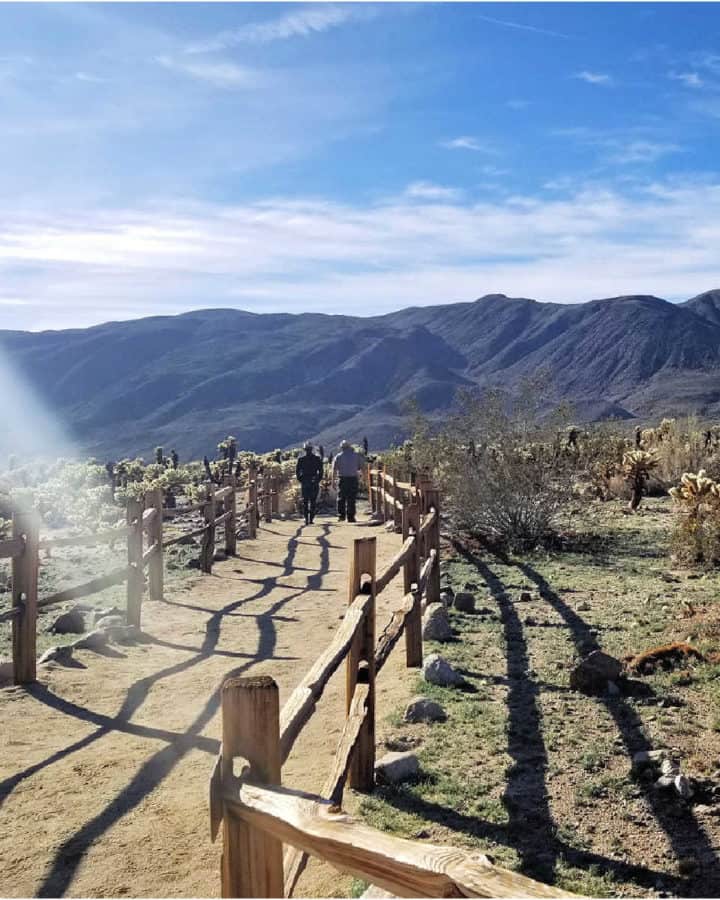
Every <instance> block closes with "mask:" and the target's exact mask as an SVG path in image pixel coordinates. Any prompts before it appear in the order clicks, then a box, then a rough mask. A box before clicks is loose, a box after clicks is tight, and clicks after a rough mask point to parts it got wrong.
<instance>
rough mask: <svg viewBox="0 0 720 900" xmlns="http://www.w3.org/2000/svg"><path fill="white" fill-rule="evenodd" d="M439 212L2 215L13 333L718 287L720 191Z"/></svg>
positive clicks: (591, 189) (277, 206) (2, 269)
mask: <svg viewBox="0 0 720 900" xmlns="http://www.w3.org/2000/svg"><path fill="white" fill-rule="evenodd" d="M411 187H412V186H411ZM437 199H438V198H437V197H430V196H427V197H422V196H418V195H417V193H416V194H415V195H414V196H407V195H400V196H399V197H388V198H386V199H385V200H384V201H381V202H378V203H375V204H373V205H370V206H361V205H352V204H347V203H345V204H343V203H336V202H330V201H323V200H319V199H298V198H293V199H284V198H274V199H268V200H264V201H258V202H255V203H248V204H245V205H236V206H229V207H228V206H220V205H211V204H197V205H187V206H184V207H182V208H180V207H176V208H170V207H168V208H165V209H160V208H157V209H153V210H137V209H136V210H132V209H129V210H125V211H122V210H115V211H108V212H106V213H86V214H83V213H78V212H76V211H72V210H68V211H67V212H66V213H65V214H61V213H60V212H59V211H56V212H54V213H52V214H50V213H46V214H44V215H42V216H40V215H36V216H35V217H33V218H30V217H27V218H23V217H21V216H18V215H17V214H14V215H11V214H10V213H5V214H4V215H3V217H2V224H1V225H0V278H2V282H3V286H4V292H5V294H6V296H8V297H11V298H13V299H14V298H18V299H19V300H26V301H28V303H31V304H32V310H33V315H32V318H29V317H28V315H27V312H26V311H24V310H23V308H22V307H17V312H16V313H14V316H15V323H16V325H17V327H21V326H22V325H24V326H25V327H38V323H43V324H44V325H45V326H46V327H48V326H50V325H57V324H59V323H63V322H64V323H65V324H66V325H68V326H69V325H76V324H81V323H82V324H87V323H89V322H93V321H99V320H104V319H107V318H109V317H110V316H113V315H118V312H117V311H118V310H124V311H125V312H124V313H123V315H124V316H127V317H131V316H133V315H136V316H139V315H150V314H154V313H162V312H178V311H182V310H183V309H191V308H196V307H198V306H202V305H204V304H208V303H212V305H213V306H223V305H226V306H227V305H230V306H241V307H246V308H252V309H256V310H267V309H275V310H286V311H295V312H299V311H304V310H315V311H325V312H333V311H338V310H339V309H341V308H342V310H344V311H347V310H350V311H355V312H357V313H358V314H369V313H371V312H379V311H389V310H390V309H393V308H397V307H399V306H403V305H407V304H418V303H421V304H425V303H442V302H448V301H452V300H458V299H472V298H474V297H476V296H479V295H481V294H483V293H488V292H492V291H496V292H502V293H507V294H511V295H512V294H516V295H517V294H521V295H525V296H534V297H537V298H539V299H553V300H558V301H568V302H569V301H578V300H582V299H589V298H592V297H599V296H611V295H615V294H623V293H633V292H638V293H654V294H658V295H660V296H666V297H671V298H677V297H683V296H691V295H692V294H694V293H699V292H700V291H702V290H704V289H706V288H708V287H711V286H713V285H716V284H717V283H719V282H720V263H718V259H717V253H716V247H717V246H718V244H719V243H720V182H718V181H706V182H703V183H698V182H678V181H672V180H669V181H659V182H657V183H654V184H652V185H650V186H647V187H645V188H644V189H641V190H638V189H628V190H627V191H626V192H625V193H623V192H620V191H619V190H615V189H610V188H608V187H604V186H602V185H589V186H586V187H581V188H577V189H575V190H574V191H573V192H568V191H565V192H564V193H562V194H561V195H555V194H553V195H552V196H551V197H549V198H546V199H538V198H536V197H525V196H515V197H512V198H510V199H505V200H501V199H494V200H485V201H482V202H476V203H469V202H466V201H463V200H461V199H454V198H453V199H451V198H449V197H446V198H442V199H443V202H441V203H438V202H437ZM98 298H102V303H101V304H100V305H99V304H98ZM11 310H12V308H11V307H6V308H5V314H4V316H3V319H4V323H5V321H6V320H8V319H9V317H10V314H11ZM68 315H72V317H73V318H72V320H70V321H66V320H65V317H66V316H68ZM6 327H9V324H8V325H6Z"/></svg>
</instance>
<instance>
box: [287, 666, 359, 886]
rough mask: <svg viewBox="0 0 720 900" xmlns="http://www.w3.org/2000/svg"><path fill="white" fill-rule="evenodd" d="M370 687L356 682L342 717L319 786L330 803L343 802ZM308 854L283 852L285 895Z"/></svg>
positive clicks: (294, 850)
mask: <svg viewBox="0 0 720 900" xmlns="http://www.w3.org/2000/svg"><path fill="white" fill-rule="evenodd" d="M369 690H370V687H369V685H367V684H356V685H355V692H354V694H353V699H352V703H351V704H350V710H349V712H348V717H347V719H346V720H345V725H344V727H343V731H342V734H341V735H340V741H339V743H338V749H337V752H336V753H335V758H334V760H333V767H332V769H331V770H330V774H329V775H328V777H327V778H326V780H325V784H324V785H323V789H322V797H323V799H325V800H328V801H330V803H337V804H338V805H339V804H340V803H341V802H342V795H343V788H344V786H345V779H346V778H347V774H348V769H349V768H350V759H351V757H352V754H353V750H354V749H355V744H356V743H357V740H358V736H359V735H360V729H361V728H362V726H363V723H364V722H365V716H366V715H367V700H368V692H369ZM307 860H308V855H307V853H304V852H303V851H302V850H298V849H297V848H295V847H291V848H289V849H288V851H287V853H286V854H285V865H284V868H285V896H286V897H290V896H291V895H292V892H293V890H294V888H295V885H296V883H297V880H298V878H299V877H300V876H301V875H302V872H303V869H304V868H305V866H306V865H307Z"/></svg>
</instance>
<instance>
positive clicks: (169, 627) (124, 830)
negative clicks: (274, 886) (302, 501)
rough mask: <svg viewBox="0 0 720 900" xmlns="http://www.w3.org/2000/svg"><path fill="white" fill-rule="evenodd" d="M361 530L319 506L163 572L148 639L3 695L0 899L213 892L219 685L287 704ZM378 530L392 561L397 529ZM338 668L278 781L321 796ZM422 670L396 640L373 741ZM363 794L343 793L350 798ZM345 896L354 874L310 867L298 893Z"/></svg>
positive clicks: (340, 709)
mask: <svg viewBox="0 0 720 900" xmlns="http://www.w3.org/2000/svg"><path fill="white" fill-rule="evenodd" d="M367 533H369V532H368V531H367V530H366V529H364V528H362V527H360V526H352V525H348V524H344V523H340V524H337V523H335V522H334V521H333V520H332V519H330V518H326V517H318V519H317V521H316V524H315V525H311V526H302V525H301V524H300V523H299V522H298V521H297V520H288V521H276V522H273V523H272V524H271V525H268V526H265V527H263V528H262V529H261V531H260V532H259V536H258V539H257V540H256V541H241V542H240V543H239V544H238V556H237V557H235V558H232V559H228V560H227V561H224V562H219V563H216V564H215V567H214V569H213V574H212V575H211V576H200V575H197V574H192V575H189V576H188V575H185V574H183V573H178V576H177V578H174V579H173V578H170V579H169V581H168V590H167V591H166V599H165V601H164V602H163V603H161V604H153V603H149V602H146V603H145V604H144V608H143V631H144V634H145V637H144V640H142V641H138V642H137V643H135V644H132V645H127V646H121V647H120V646H118V647H113V648H111V649H110V650H109V651H108V652H107V653H103V654H99V653H93V652H90V651H77V652H76V653H75V658H76V661H77V664H75V665H73V666H72V667H62V666H58V665H55V664H52V665H49V666H47V667H42V669H41V674H40V681H39V682H38V683H37V684H36V685H35V686H33V687H31V688H29V689H24V688H16V687H11V686H6V687H4V688H3V689H2V690H0V748H1V753H0V804H1V806H2V821H3V824H4V827H3V828H2V829H1V830H0V859H2V860H3V865H2V873H1V874H0V894H2V896H6V897H16V896H34V895H37V896H64V895H67V896H85V897H87V896H125V895H127V896H184V897H203V896H217V895H218V892H219V854H220V850H219V846H218V845H215V846H213V845H211V843H210V839H209V825H208V821H209V820H208V801H207V782H208V778H209V774H210V771H211V768H212V764H213V760H214V756H215V754H216V753H217V751H218V747H219V735H220V720H219V715H218V687H219V685H220V683H221V681H222V679H223V677H224V676H225V675H227V674H228V673H230V672H232V673H235V674H241V673H244V672H252V673H253V674H259V673H263V674H269V675H272V676H273V677H274V678H275V679H276V680H277V682H278V684H279V686H280V693H281V703H282V702H283V701H284V699H285V698H286V697H287V696H288V694H289V692H290V690H291V689H292V688H293V687H294V686H295V685H296V684H297V682H298V681H299V680H300V678H301V677H302V675H303V674H304V673H305V671H306V670H307V669H308V667H309V666H310V664H311V663H312V662H313V661H314V659H315V657H316V656H317V655H318V654H319V653H320V652H321V651H322V649H323V648H324V647H325V646H326V645H327V644H328V643H329V641H330V640H331V637H332V634H333V632H334V631H335V629H336V628H337V626H338V623H339V620H340V618H341V617H342V615H343V611H344V608H345V606H346V605H347V596H346V594H347V570H348V547H349V546H350V543H351V541H352V539H353V538H355V537H358V536H360V535H363V534H367ZM371 533H372V534H375V535H377V537H378V566H379V568H382V567H383V566H384V565H385V564H387V562H389V560H390V559H391V557H392V556H393V555H394V554H395V553H396V552H397V549H398V546H399V544H400V538H399V537H398V536H395V535H388V534H386V533H385V532H384V531H383V530H382V529H373V530H372V532H371ZM103 562H105V560H103ZM81 578H82V575H81V574H80V573H75V577H74V579H73V580H74V582H75V583H76V582H77V581H79V580H81ZM401 591H402V583H401V579H399V580H396V581H395V582H394V583H393V584H392V585H391V586H390V587H389V588H388V589H387V590H386V591H385V592H384V593H383V594H382V595H381V597H380V599H379V602H378V624H379V625H380V626H382V624H383V623H384V619H385V617H386V616H389V612H388V610H389V607H390V606H391V604H392V603H393V602H397V600H398V599H399V597H400V594H401ZM113 599H114V598H113ZM118 599H119V598H118ZM53 642H57V641H56V640H55V639H53ZM343 676H344V673H343V672H342V671H340V672H338V673H337V674H336V676H335V677H334V678H333V679H332V681H331V683H330V684H329V685H328V689H327V691H326V696H325V697H324V698H323V700H322V701H321V703H320V706H319V708H318V711H317V712H316V714H315V717H314V719H313V720H312V721H311V722H310V724H309V725H308V727H307V728H306V729H305V731H304V732H303V734H302V735H301V737H300V739H299V741H298V744H297V746H296V748H295V750H294V751H293V754H292V755H291V757H290V759H289V760H288V763H287V765H286V767H285V769H284V771H283V781H284V783H286V784H288V785H292V786H297V787H300V788H305V789H307V790H314V791H319V790H320V788H321V786H322V783H323V781H324V778H325V776H326V774H327V771H328V769H329V767H330V760H331V759H332V756H333V754H334V751H335V747H336V742H337V739H338V738H339V735H340V732H341V727H342V717H343V714H344V705H343V704H344V698H343V689H344V677H343ZM413 681H414V675H413V674H412V673H411V672H407V670H406V669H405V668H404V653H403V649H402V647H400V648H399V649H398V650H396V651H395V652H394V654H393V657H392V658H391V660H390V661H389V663H388V665H387V666H386V668H385V669H384V670H383V673H382V675H381V677H380V679H379V683H378V707H379V714H380V716H381V721H379V723H378V726H379V728H378V731H379V734H380V737H381V738H382V737H383V735H384V734H385V733H387V732H388V730H389V729H390V728H391V726H390V725H389V724H388V723H386V722H384V721H382V716H383V715H386V714H389V713H390V711H391V710H392V709H394V707H395V706H396V705H397V704H398V703H400V702H401V701H402V700H403V699H404V698H405V697H406V696H407V695H409V692H410V688H411V685H412V682H413ZM356 805H357V799H356V798H354V797H353V796H352V795H351V794H350V792H348V794H347V795H346V806H347V807H348V808H350V809H352V808H353V807H354V806H356ZM350 889H351V880H350V879H349V878H344V877H342V876H339V875H338V874H337V873H336V872H335V871H334V870H333V869H331V868H330V867H328V866H325V865H322V864H320V863H317V862H311V864H310V866H309V867H308V870H307V872H306V873H305V874H304V875H303V876H302V879H301V881H300V882H299V886H298V890H297V893H299V894H305V895H311V896H312V895H324V896H347V894H348V893H349V891H350Z"/></svg>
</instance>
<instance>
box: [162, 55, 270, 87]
mask: <svg viewBox="0 0 720 900" xmlns="http://www.w3.org/2000/svg"><path fill="white" fill-rule="evenodd" d="M155 61H156V62H158V63H160V65H161V66H164V67H165V68H166V69H172V70H174V71H176V72H181V73H182V74H184V75H189V76H190V77H191V78H196V79H199V80H200V81H206V82H208V84H212V85H214V86H215V87H220V88H253V87H257V85H258V82H259V81H260V79H261V76H260V74H259V73H258V72H257V70H255V69H250V68H247V67H246V66H238V65H236V64H235V63H231V62H224V61H219V62H186V61H185V60H178V59H173V58H172V57H170V56H157V57H155Z"/></svg>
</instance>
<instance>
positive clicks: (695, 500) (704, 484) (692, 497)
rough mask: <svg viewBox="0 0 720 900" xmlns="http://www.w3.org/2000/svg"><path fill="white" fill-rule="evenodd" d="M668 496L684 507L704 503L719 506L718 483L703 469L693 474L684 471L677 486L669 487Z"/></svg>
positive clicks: (719, 490)
mask: <svg viewBox="0 0 720 900" xmlns="http://www.w3.org/2000/svg"><path fill="white" fill-rule="evenodd" d="M670 496H671V497H672V498H673V500H674V501H675V502H676V503H681V504H683V505H684V506H686V507H691V508H698V507H699V506H700V505H701V504H703V503H706V504H708V505H709V506H720V484H718V482H717V481H715V480H714V479H712V478H709V477H708V476H707V475H706V474H705V469H700V471H699V472H698V473H697V474H696V475H695V474H693V473H692V472H685V474H684V475H683V476H682V478H681V479H680V484H679V485H678V486H677V487H673V488H670Z"/></svg>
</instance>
